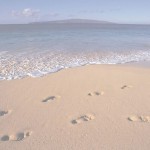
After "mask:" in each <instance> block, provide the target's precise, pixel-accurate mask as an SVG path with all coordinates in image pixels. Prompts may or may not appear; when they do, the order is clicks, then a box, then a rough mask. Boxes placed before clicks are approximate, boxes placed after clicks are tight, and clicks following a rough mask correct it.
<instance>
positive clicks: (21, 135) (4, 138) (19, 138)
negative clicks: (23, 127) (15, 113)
mask: <svg viewBox="0 0 150 150" xmlns="http://www.w3.org/2000/svg"><path fill="white" fill-rule="evenodd" d="M31 134H32V132H31V131H25V132H19V133H17V134H16V135H14V134H12V135H3V136H2V137H1V141H22V140H24V139H25V138H27V137H29V136H30V135H31Z"/></svg>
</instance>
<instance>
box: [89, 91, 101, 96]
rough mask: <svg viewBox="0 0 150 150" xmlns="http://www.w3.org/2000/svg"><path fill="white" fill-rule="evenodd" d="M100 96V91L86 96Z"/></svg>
mask: <svg viewBox="0 0 150 150" xmlns="http://www.w3.org/2000/svg"><path fill="white" fill-rule="evenodd" d="M100 95H104V91H101V92H92V93H89V94H88V96H100Z"/></svg>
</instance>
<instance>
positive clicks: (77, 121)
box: [0, 85, 150, 141]
mask: <svg viewBox="0 0 150 150" xmlns="http://www.w3.org/2000/svg"><path fill="white" fill-rule="evenodd" d="M132 87H133V86H132V85H124V86H122V87H121V89H126V88H132ZM104 94H105V93H104V91H100V92H98V91H95V92H90V93H88V96H102V95H104ZM58 98H61V97H60V96H49V97H47V98H45V99H43V100H42V102H43V103H47V102H50V101H54V100H56V99H58ZM10 113H11V110H8V111H5V110H2V111H0V117H3V116H6V115H8V114H10ZM94 119H95V115H93V114H85V115H82V116H80V117H78V118H76V119H74V120H72V121H71V122H72V124H80V123H84V122H88V121H91V120H94ZM128 120H129V121H131V122H150V116H138V115H132V116H129V117H128ZM31 134H32V131H24V132H19V133H17V134H11V135H3V136H0V141H22V140H24V139H26V138H27V137H29V136H31Z"/></svg>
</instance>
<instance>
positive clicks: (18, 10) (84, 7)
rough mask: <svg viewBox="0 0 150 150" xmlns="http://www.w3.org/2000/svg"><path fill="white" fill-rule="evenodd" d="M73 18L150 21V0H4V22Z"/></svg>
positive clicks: (0, 18) (0, 15)
mask: <svg viewBox="0 0 150 150" xmlns="http://www.w3.org/2000/svg"><path fill="white" fill-rule="evenodd" d="M69 18H81V19H97V20H105V21H112V22H119V23H143V24H144V23H146V24H150V0H0V23H27V22H32V21H47V20H59V19H69Z"/></svg>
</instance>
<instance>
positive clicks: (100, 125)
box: [0, 65, 150, 150]
mask: <svg viewBox="0 0 150 150" xmlns="http://www.w3.org/2000/svg"><path fill="white" fill-rule="evenodd" d="M149 138H150V68H144V67H137V66H136V67H135V66H130V65H128V66H126V65H90V66H83V67H78V68H72V69H66V70H61V71H59V72H57V73H54V74H50V75H47V76H45V77H41V78H25V79H21V80H11V81H0V150H149V149H150V140H149Z"/></svg>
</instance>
